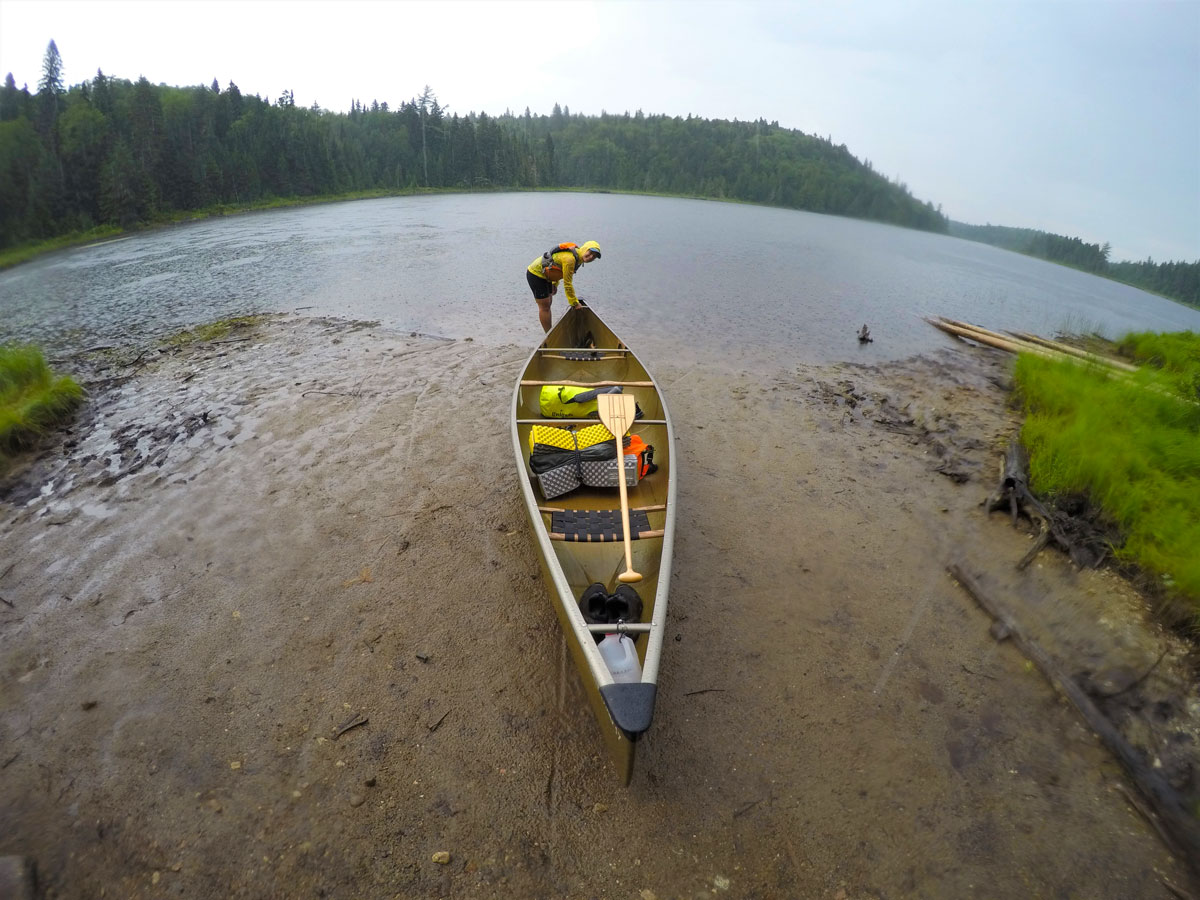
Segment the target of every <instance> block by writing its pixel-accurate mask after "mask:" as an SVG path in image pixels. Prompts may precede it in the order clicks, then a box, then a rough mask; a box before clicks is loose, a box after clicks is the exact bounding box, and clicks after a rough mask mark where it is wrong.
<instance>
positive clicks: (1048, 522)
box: [984, 440, 1107, 569]
mask: <svg viewBox="0 0 1200 900" xmlns="http://www.w3.org/2000/svg"><path fill="white" fill-rule="evenodd" d="M984 502H985V503H986V504H987V511H988V512H989V513H991V512H995V511H996V510H998V509H1004V510H1007V511H1008V512H1009V514H1010V515H1011V516H1012V523H1013V526H1014V527H1015V526H1016V525H1017V522H1018V520H1019V519H1020V517H1021V516H1024V517H1025V518H1027V519H1028V520H1029V521H1030V522H1032V523H1033V525H1034V527H1035V528H1036V529H1037V536H1036V537H1035V538H1034V541H1033V546H1032V547H1030V548H1029V551H1028V552H1027V553H1026V554H1025V555H1024V556H1023V557H1021V559H1020V561H1019V562H1018V563H1017V568H1018V569H1024V568H1025V567H1026V566H1028V565H1029V564H1030V563H1031V562H1032V561H1033V558H1034V557H1035V556H1037V555H1038V553H1040V552H1041V551H1042V549H1043V548H1045V546H1046V545H1047V544H1049V543H1050V542H1051V541H1054V543H1056V544H1057V545H1058V546H1059V547H1061V548H1062V549H1063V550H1064V551H1065V552H1066V553H1067V554H1068V555H1069V556H1070V557H1071V561H1072V562H1074V563H1075V564H1076V565H1077V566H1087V567H1090V568H1095V567H1096V566H1098V565H1100V563H1101V562H1103V561H1104V558H1105V556H1107V547H1106V545H1105V544H1104V542H1103V540H1100V539H1098V538H1097V537H1096V536H1095V535H1090V534H1084V535H1083V536H1082V537H1083V539H1082V540H1079V541H1077V540H1075V539H1073V538H1072V537H1071V535H1070V534H1068V531H1067V527H1065V524H1064V522H1062V521H1060V519H1062V518H1069V517H1061V516H1058V515H1056V514H1055V513H1053V512H1051V511H1050V510H1048V509H1047V508H1046V507H1045V506H1044V505H1043V504H1042V502H1041V501H1040V500H1038V498H1037V497H1035V496H1034V494H1033V492H1032V491H1031V490H1030V489H1029V455H1028V453H1026V451H1025V448H1024V447H1023V446H1022V445H1021V442H1020V441H1017V440H1014V441H1013V442H1012V443H1011V444H1009V445H1008V449H1007V450H1006V451H1005V453H1004V460H1003V463H1002V466H1001V470H1000V483H999V484H998V485H997V486H996V491H995V493H994V494H992V495H991V496H990V497H988V498H987V500H985V501H984ZM1066 524H1070V523H1069V522H1068V523H1066Z"/></svg>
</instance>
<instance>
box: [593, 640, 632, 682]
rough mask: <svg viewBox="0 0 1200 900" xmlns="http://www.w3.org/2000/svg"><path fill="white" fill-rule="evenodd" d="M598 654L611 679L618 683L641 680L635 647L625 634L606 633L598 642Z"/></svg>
mask: <svg viewBox="0 0 1200 900" xmlns="http://www.w3.org/2000/svg"><path fill="white" fill-rule="evenodd" d="M600 655H601V656H603V657H604V663H605V665H607V666H608V671H609V672H611V673H612V677H613V681H615V682H617V683H618V684H621V683H626V682H630V683H633V682H638V681H641V680H642V664H641V663H639V662H638V656H637V649H636V648H635V647H634V646H633V639H632V638H630V637H629V635H627V634H606V635H605V636H604V640H602V641H601V642H600Z"/></svg>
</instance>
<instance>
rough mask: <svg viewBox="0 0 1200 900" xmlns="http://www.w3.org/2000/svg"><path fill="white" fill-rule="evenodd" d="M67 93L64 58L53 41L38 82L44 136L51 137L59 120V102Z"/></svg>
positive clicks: (39, 114) (39, 123) (49, 46)
mask: <svg viewBox="0 0 1200 900" xmlns="http://www.w3.org/2000/svg"><path fill="white" fill-rule="evenodd" d="M65 93H66V88H64V87H63V66H62V56H60V55H59V52H58V45H57V44H55V43H54V41H51V42H50V43H49V44H48V45H47V46H46V55H45V56H44V57H43V58H42V80H41V81H39V82H38V104H39V109H38V125H39V126H40V128H41V131H42V134H43V135H46V136H51V135H52V134H53V132H54V123H55V122H56V121H57V120H58V110H59V101H60V99H61V98H62V96H63V95H64V94H65Z"/></svg>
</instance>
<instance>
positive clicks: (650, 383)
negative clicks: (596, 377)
mask: <svg viewBox="0 0 1200 900" xmlns="http://www.w3.org/2000/svg"><path fill="white" fill-rule="evenodd" d="M560 384H561V385H563V386H565V387H589V388H590V387H648V388H652V387H654V382H653V381H526V380H524V379H522V380H521V387H558V386H559V385H560Z"/></svg>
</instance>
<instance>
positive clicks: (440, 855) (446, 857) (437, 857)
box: [433, 850, 450, 866]
mask: <svg viewBox="0 0 1200 900" xmlns="http://www.w3.org/2000/svg"><path fill="white" fill-rule="evenodd" d="M433 861H434V862H435V863H437V864H438V865H439V866H444V865H447V864H448V863H449V862H450V854H449V853H448V852H446V851H445V850H439V851H438V852H437V853H435V854H433Z"/></svg>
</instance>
